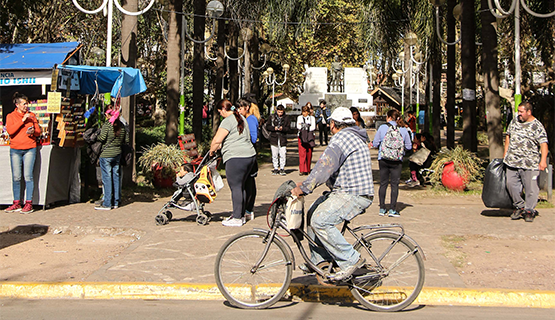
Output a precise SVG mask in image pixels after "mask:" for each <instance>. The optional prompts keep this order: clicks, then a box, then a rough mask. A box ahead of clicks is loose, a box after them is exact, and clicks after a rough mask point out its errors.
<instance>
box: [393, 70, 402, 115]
mask: <svg viewBox="0 0 555 320" xmlns="http://www.w3.org/2000/svg"><path fill="white" fill-rule="evenodd" d="M391 78H393V82H394V83H395V86H396V87H401V115H403V114H404V113H405V75H404V73H403V72H402V71H401V70H396V71H395V73H394V74H393V75H392V76H391Z"/></svg>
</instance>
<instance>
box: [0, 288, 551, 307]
mask: <svg viewBox="0 0 555 320" xmlns="http://www.w3.org/2000/svg"><path fill="white" fill-rule="evenodd" d="M289 293H290V296H292V297H293V299H294V300H302V301H305V302H353V301H354V300H353V296H352V295H351V292H350V291H349V290H348V288H347V287H327V286H321V285H303V284H291V287H290V289H289ZM0 299H158V300H164V299H174V300H224V297H223V296H222V295H221V294H220V291H219V290H218V287H217V286H216V285H215V284H191V283H178V284H166V283H146V282H144V283H114V282H111V283H101V282H56V283H46V282H39V283H23V282H0ZM415 303H418V304H423V305H456V306H484V307H485V306H488V307H527V308H555V292H554V291H539V290H507V289H464V288H434V287H425V288H423V289H422V292H421V293H420V295H419V297H418V299H417V300H416V302H415Z"/></svg>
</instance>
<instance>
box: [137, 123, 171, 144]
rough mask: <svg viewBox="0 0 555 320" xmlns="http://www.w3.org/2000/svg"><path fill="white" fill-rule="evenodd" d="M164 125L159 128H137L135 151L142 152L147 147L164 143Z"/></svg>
mask: <svg viewBox="0 0 555 320" xmlns="http://www.w3.org/2000/svg"><path fill="white" fill-rule="evenodd" d="M165 136H166V125H162V126H159V127H149V128H137V130H136V132H135V146H136V147H135V149H136V150H143V149H144V148H146V147H147V146H151V145H154V144H157V143H161V142H164V137H165Z"/></svg>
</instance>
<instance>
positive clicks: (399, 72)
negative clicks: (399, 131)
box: [392, 51, 412, 115]
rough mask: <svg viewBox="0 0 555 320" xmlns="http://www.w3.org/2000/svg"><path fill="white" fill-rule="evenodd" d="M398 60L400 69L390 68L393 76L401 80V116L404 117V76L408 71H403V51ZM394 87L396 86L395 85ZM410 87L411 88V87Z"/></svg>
mask: <svg viewBox="0 0 555 320" xmlns="http://www.w3.org/2000/svg"><path fill="white" fill-rule="evenodd" d="M398 58H399V60H401V69H395V66H394V64H393V65H392V68H393V71H395V74H394V75H396V76H397V78H398V79H399V78H402V81H401V83H402V87H401V115H404V114H405V74H406V73H407V72H408V71H409V69H405V52H404V51H401V52H399V56H398ZM393 80H395V79H393ZM411 84H412V83H411ZM395 85H397V83H396V84H395ZM397 86H398V85H397ZM411 87H412V85H411Z"/></svg>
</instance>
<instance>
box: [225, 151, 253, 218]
mask: <svg viewBox="0 0 555 320" xmlns="http://www.w3.org/2000/svg"><path fill="white" fill-rule="evenodd" d="M255 162H256V156H252V157H250V158H231V159H229V160H227V161H226V163H225V174H226V178H227V184H229V188H230V189H231V200H232V202H233V218H236V219H241V218H242V217H243V215H244V214H245V207H246V202H247V190H246V183H247V179H248V178H249V173H251V171H252V167H253V166H254V163H255Z"/></svg>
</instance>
